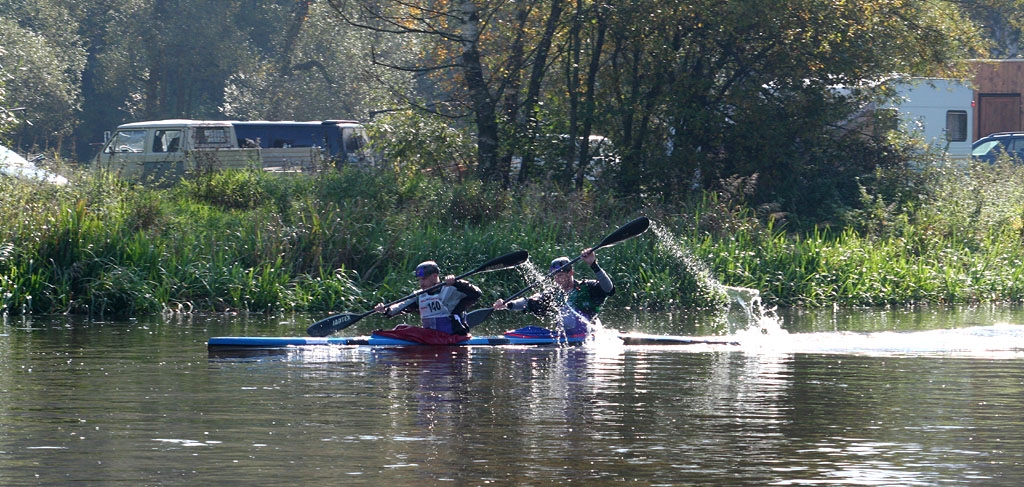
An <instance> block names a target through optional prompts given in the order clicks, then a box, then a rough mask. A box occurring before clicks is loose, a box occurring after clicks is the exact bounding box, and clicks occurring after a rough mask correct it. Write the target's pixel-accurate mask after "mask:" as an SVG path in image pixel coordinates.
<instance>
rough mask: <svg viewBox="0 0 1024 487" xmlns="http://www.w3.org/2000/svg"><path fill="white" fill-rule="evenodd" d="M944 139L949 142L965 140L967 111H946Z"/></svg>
mask: <svg viewBox="0 0 1024 487" xmlns="http://www.w3.org/2000/svg"><path fill="white" fill-rule="evenodd" d="M946 140H948V141H950V142H966V141H967V112H966V111H965V110H949V111H947V112H946Z"/></svg>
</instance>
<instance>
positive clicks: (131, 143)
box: [103, 129, 146, 154]
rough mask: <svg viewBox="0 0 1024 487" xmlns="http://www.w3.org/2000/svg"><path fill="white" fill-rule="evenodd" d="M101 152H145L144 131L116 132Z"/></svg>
mask: <svg viewBox="0 0 1024 487" xmlns="http://www.w3.org/2000/svg"><path fill="white" fill-rule="evenodd" d="M103 152H105V153H107V154H111V153H114V152H146V130H145V129H137V130H118V131H117V132H116V133H114V136H113V137H111V138H110V142H108V143H107V147H106V148H104V149H103Z"/></svg>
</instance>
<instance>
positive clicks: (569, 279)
mask: <svg viewBox="0 0 1024 487" xmlns="http://www.w3.org/2000/svg"><path fill="white" fill-rule="evenodd" d="M580 257H581V260H583V262H586V263H587V264H589V265H590V268H591V270H593V271H594V276H595V277H596V278H597V279H586V280H581V281H577V280H576V279H575V273H574V272H573V269H572V266H571V265H569V263H570V262H571V261H570V260H569V258H568V257H559V258H557V259H555V260H553V261H551V266H550V267H549V272H554V274H552V275H551V279H552V280H553V281H554V282H555V284H556V286H555V288H554V289H550V290H544V291H541V292H539V293H537V294H534V295H533V296H530V297H526V298H519V299H514V300H512V301H509V302H507V303H506V302H505V301H504V300H501V299H499V300H497V301H495V302H494V306H493V308H494V309H510V310H513V311H525V312H528V313H534V314H537V315H541V316H555V317H557V318H558V319H559V321H560V322H561V323H562V328H563V330H564V332H565V335H566V336H568V337H578V336H585V335H587V334H589V333H590V332H591V331H592V330H591V329H590V328H591V325H592V324H593V322H594V320H595V318H596V317H597V314H598V313H599V312H600V311H601V305H603V304H604V301H605V299H607V298H608V296H611V295H612V294H615V284H614V283H612V279H611V277H608V274H607V273H606V272H605V271H604V269H602V268H601V266H599V265H597V254H595V253H594V252H593V251H592V250H591V249H584V250H583V252H582V253H581V254H580ZM555 271H558V272H555Z"/></svg>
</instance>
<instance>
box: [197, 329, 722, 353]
mask: <svg viewBox="0 0 1024 487" xmlns="http://www.w3.org/2000/svg"><path fill="white" fill-rule="evenodd" d="M516 331H519V330H516ZM618 337H619V339H620V340H622V342H623V344H625V345H733V346H735V345H739V342H736V341H735V340H730V339H728V338H724V337H723V338H717V337H691V336H668V335H646V334H639V333H625V334H619V335H618ZM587 340H588V338H587V337H578V336H577V337H566V336H564V335H563V336H558V335H543V334H535V335H531V334H528V333H516V332H508V333H505V334H504V335H494V336H474V337H469V338H467V339H466V340H463V341H461V342H458V343H454V344H452V345H443V346H502V345H576V344H580V343H584V342H586V341H587ZM324 345H327V346H360V345H362V346H380V347H408V346H438V345H424V344H422V343H417V342H414V341H409V340H401V339H397V338H390V337H382V336H376V335H369V336H353V337H239V336H225V337H212V338H210V339H209V341H208V342H207V349H208V350H209V351H211V352H220V351H229V350H260V349H280V348H288V347H309V346H324Z"/></svg>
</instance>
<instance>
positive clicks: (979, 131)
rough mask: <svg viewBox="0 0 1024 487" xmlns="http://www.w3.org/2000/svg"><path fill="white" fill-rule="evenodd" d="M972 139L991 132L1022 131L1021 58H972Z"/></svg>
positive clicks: (1023, 67)
mask: <svg viewBox="0 0 1024 487" xmlns="http://www.w3.org/2000/svg"><path fill="white" fill-rule="evenodd" d="M972 64H973V66H974V79H973V85H974V121H975V123H974V140H978V139H979V138H981V137H984V136H986V135H988V134H991V133H993V132H1013V131H1024V125H1022V122H1024V106H1022V105H1021V93H1024V60H1021V59H1005V60H1003V59H979V60H976V61H974V62H973V63H972Z"/></svg>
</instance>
